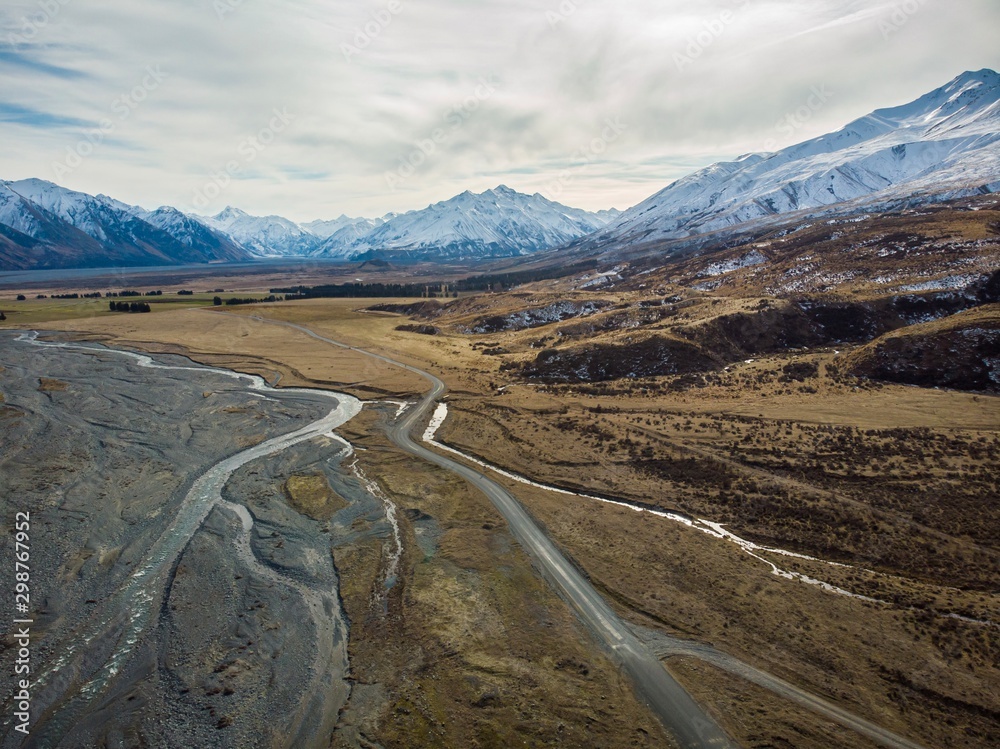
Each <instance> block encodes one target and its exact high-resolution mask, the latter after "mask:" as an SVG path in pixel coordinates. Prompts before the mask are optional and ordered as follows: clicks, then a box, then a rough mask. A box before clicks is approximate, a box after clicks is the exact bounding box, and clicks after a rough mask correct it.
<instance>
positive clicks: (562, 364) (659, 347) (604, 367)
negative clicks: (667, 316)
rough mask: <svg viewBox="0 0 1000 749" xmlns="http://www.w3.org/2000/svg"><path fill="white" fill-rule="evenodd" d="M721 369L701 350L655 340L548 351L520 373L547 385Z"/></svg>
mask: <svg viewBox="0 0 1000 749" xmlns="http://www.w3.org/2000/svg"><path fill="white" fill-rule="evenodd" d="M720 367H721V362H720V361H719V360H718V359H717V358H716V357H714V356H712V355H709V354H707V353H706V352H705V351H703V350H702V349H701V348H700V347H698V346H696V345H694V344H692V343H689V342H687V341H681V340H678V339H676V338H667V337H665V336H655V337H652V338H647V339H645V340H642V341H638V342H635V343H597V344H592V345H586V346H580V347H577V348H570V349H547V350H545V351H542V352H541V353H540V354H539V355H538V356H537V357H536V358H535V360H534V361H533V362H529V363H528V364H526V365H525V366H524V367H523V368H522V370H521V373H522V375H524V376H525V377H528V378H532V379H537V380H543V381H546V382H606V381H608V380H617V379H620V378H624V377H631V378H637V377H660V376H663V375H676V374H682V373H685V372H699V371H706V370H711V369H718V368H720Z"/></svg>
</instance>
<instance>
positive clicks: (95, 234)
mask: <svg viewBox="0 0 1000 749" xmlns="http://www.w3.org/2000/svg"><path fill="white" fill-rule="evenodd" d="M141 210H142V209H137V208H135V207H133V206H127V205H126V204H124V203H121V202H119V201H116V200H113V199H110V198H107V197H105V196H100V197H94V196H91V195H87V194H86V193H81V192H76V191H74V190H68V189H66V188H64V187H59V186H58V185H55V184H53V183H51V182H46V181H45V180H40V179H27V180H20V181H17V182H0V236H2V239H0V268H5V269H8V270H9V269H15V268H35V267H52V268H56V267H60V268H66V267H104V266H113V265H137V266H142V265H175V264H178V263H204V262H211V261H217V260H237V259H246V258H247V253H246V252H245V251H243V250H242V248H239V247H235V246H233V245H232V244H231V243H229V242H228V240H226V239H225V238H224V237H211V236H205V235H204V234H202V233H200V232H199V233H195V234H190V233H187V232H185V231H184V229H183V226H182V225H181V223H179V222H178V221H177V220H176V218H175V217H174V218H173V219H172V220H171V221H167V220H166V219H164V222H163V223H164V226H166V224H168V223H169V224H171V225H172V227H171V229H170V230H165V228H164V226H161V225H158V222H157V219H154V220H152V221H150V220H147V217H141V216H140V215H137V212H139V211H141ZM168 210H172V209H168ZM154 214H157V217H158V218H162V217H164V215H163V214H160V213H159V212H154ZM175 235H176V236H175Z"/></svg>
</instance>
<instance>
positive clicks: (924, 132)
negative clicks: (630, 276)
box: [587, 70, 1000, 245]
mask: <svg viewBox="0 0 1000 749" xmlns="http://www.w3.org/2000/svg"><path fill="white" fill-rule="evenodd" d="M997 190H1000V75H998V74H997V73H996V72H994V71H992V70H981V71H978V72H974V73H973V72H970V73H964V74H962V75H960V76H959V77H958V78H956V79H955V80H953V81H951V82H950V83H948V84H947V85H945V86H943V87H941V88H939V89H937V90H935V91H932V92H931V93H929V94H927V95H925V96H923V97H921V98H919V99H917V100H916V101H914V102H912V103H910V104H906V105H904V106H900V107H895V108H891V109H880V110H877V111H875V112H873V113H872V114H870V115H868V116H866V117H862V118H861V119H858V120H855V121H854V122H852V123H850V124H849V125H847V126H846V127H844V128H843V129H842V130H839V131H837V132H835V133H831V134H829V135H824V136H821V137H819V138H815V139H813V140H810V141H806V142H805V143H800V144H799V145H796V146H792V147H790V148H786V149H784V150H782V151H779V152H777V153H757V154H749V155H746V156H742V157H741V158H739V159H737V160H736V161H733V162H727V163H719V164H714V165H712V166H710V167H707V168H706V169H702V170H700V171H698V172H695V173H694V174H691V175H690V176H688V177H684V178H683V179H680V180H678V181H677V182H674V183H673V184H671V185H670V186H669V187H667V188H666V189H664V190H662V191H661V192H659V193H657V194H656V195H654V196H652V197H651V198H649V199H648V200H645V201H644V202H642V203H640V204H639V205H637V206H635V207H634V208H632V209H630V210H628V211H626V212H625V213H624V214H623V215H622V216H621V217H620V218H619V219H618V220H617V221H614V222H612V223H611V224H609V226H608V227H607V229H606V230H604V231H602V232H599V233H598V234H595V235H594V237H592V238H588V240H587V243H588V244H594V243H596V244H601V245H606V244H610V243H613V244H616V245H621V244H637V243H645V242H654V241H658V240H662V239H675V238H681V237H687V236H692V235H695V234H701V233H705V232H710V231H715V230H720V229H726V228H728V227H731V226H735V225H738V224H743V223H745V222H748V221H754V220H758V219H766V218H768V217H772V216H776V215H781V214H785V213H789V212H792V211H800V210H804V209H825V208H828V207H830V206H834V205H836V204H841V203H847V202H849V201H851V202H852V204H857V205H861V204H869V203H870V204H877V203H881V202H889V201H892V200H894V199H899V198H906V199H916V200H920V199H926V200H935V199H947V198H953V197H960V196H963V195H967V194H971V193H975V192H983V191H988V192H995V191H997Z"/></svg>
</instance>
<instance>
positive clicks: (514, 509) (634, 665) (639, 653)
mask: <svg viewBox="0 0 1000 749" xmlns="http://www.w3.org/2000/svg"><path fill="white" fill-rule="evenodd" d="M253 319H255V320H258V321H260V322H264V323H270V324H272V325H282V326H284V327H287V328H292V329H294V330H298V331H300V332H302V333H305V334H306V335H308V336H310V337H312V338H315V339H316V340H319V341H322V342H324V343H327V344H330V345H331V346H336V347H338V348H342V349H347V350H349V351H354V352H357V353H359V354H364V355H365V356H371V357H374V358H375V359H378V360H380V361H383V362H385V363H387V364H391V365H393V366H396V367H401V368H403V369H405V370H407V371H409V372H412V373H414V374H416V375H419V376H420V377H422V378H423V379H425V380H427V381H428V382H430V383H431V389H430V390H429V391H428V392H427V394H426V395H424V397H423V399H422V400H421V401H420V403H419V404H418V406H417V407H416V408H413V409H410V412H409V413H408V414H407V415H406V416H405V417H404V418H403V419H401V420H400V421H399V422H397V423H395V424H393V425H392V426H390V428H389V431H388V435H389V438H390V439H391V440H392V441H393V442H394V443H395V444H396V445H398V446H399V447H400V448H401V449H403V450H404V451H406V452H408V453H410V454H411V455H415V456H416V457H419V458H422V459H423V460H426V461H428V462H430V463H433V464H435V465H437V466H440V467H441V468H444V469H445V470H448V471H451V472H453V473H456V474H458V475H459V476H461V477H462V478H464V479H466V480H467V481H468V482H469V483H471V484H472V485H473V486H475V487H476V488H478V489H479V490H480V491H482V492H483V493H484V494H485V495H486V496H487V497H489V499H490V501H491V502H492V503H493V505H494V506H495V507H496V508H497V510H498V511H499V512H500V514H501V515H503V517H504V519H505V520H506V521H507V523H508V525H509V526H510V530H511V533H513V535H514V537H515V538H516V539H517V540H518V542H519V543H520V544H521V546H522V547H523V548H524V549H525V551H527V552H528V553H529V554H530V555H531V557H532V558H533V559H534V560H535V562H536V563H537V564H538V565H539V567H540V568H541V569H542V570H543V571H544V573H545V575H546V576H547V577H548V579H549V580H550V581H551V582H552V583H554V584H555V585H556V587H557V588H558V589H559V590H560V591H561V592H562V594H563V595H564V596H565V598H566V599H567V600H569V601H570V603H572V605H573V607H574V608H575V609H576V611H577V614H578V615H579V616H580V618H581V619H582V620H583V621H584V622H585V623H586V624H587V625H588V626H589V627H590V628H591V630H592V631H593V633H594V634H595V635H596V636H597V637H598V638H599V639H600V640H601V642H603V643H604V645H605V646H606V647H607V648H608V649H609V650H610V651H611V652H612V653H613V654H614V656H615V657H616V658H617V659H618V661H619V663H620V664H621V665H622V667H623V668H624V670H625V672H626V673H627V674H628V675H629V676H630V677H631V678H632V681H633V682H634V684H635V688H636V692H637V693H638V695H639V696H640V698H642V699H643V700H644V701H645V702H646V704H647V705H648V706H649V707H650V708H651V709H652V711H653V712H654V713H655V714H656V716H657V717H658V718H659V720H660V721H661V722H662V723H663V726H664V727H665V728H666V729H667V731H668V732H669V733H670V734H672V735H673V737H674V738H675V739H676V740H677V742H678V744H679V745H680V746H681V748H682V749H736V745H735V744H733V743H732V742H731V741H730V740H729V738H728V737H727V736H726V734H725V733H724V732H723V730H722V729H721V728H720V727H719V725H718V724H717V723H716V722H715V721H714V720H712V719H711V718H710V717H709V716H708V715H707V714H706V713H705V712H704V711H703V710H702V709H701V707H699V706H698V704H697V703H696V702H695V701H694V700H693V699H692V698H691V696H690V695H689V694H688V693H687V692H686V691H684V688H683V687H682V686H681V685H680V684H679V683H678V682H677V681H676V680H674V678H673V677H672V676H671V675H670V674H669V673H668V672H667V670H666V669H665V668H664V667H663V665H662V664H661V663H660V660H659V658H658V657H657V655H656V654H655V653H654V652H652V651H651V650H650V649H649V648H647V647H646V646H645V645H644V644H643V643H642V642H641V641H640V640H639V638H637V637H636V636H635V634H633V632H632V630H631V629H630V628H629V626H628V625H627V624H625V622H623V621H622V620H621V619H620V618H619V617H618V615H617V614H616V613H615V612H614V611H613V610H612V609H611V607H610V606H609V605H608V604H607V602H606V601H605V600H604V598H603V597H602V596H601V594H600V593H598V592H597V591H596V590H595V589H594V587H593V586H592V585H591V584H590V583H589V582H588V581H587V580H586V578H585V577H584V576H583V575H581V574H580V572H579V571H578V570H577V569H576V568H575V567H574V566H573V565H572V564H570V562H569V561H568V560H567V559H566V557H564V556H563V555H562V553H561V552H560V551H559V549H558V548H556V546H555V544H554V543H552V541H551V540H550V539H549V538H548V536H546V535H545V533H544V532H542V530H541V529H540V528H539V527H538V525H536V524H535V522H534V520H532V519H531V517H530V516H529V515H528V513H527V512H526V511H525V509H524V508H523V507H522V506H521V504H520V503H519V502H518V501H517V499H515V498H514V496H513V495H512V494H510V493H509V492H508V491H507V490H506V489H504V488H503V487H502V486H500V485H499V484H497V483H495V482H493V481H491V480H490V479H488V478H487V477H486V476H484V475H483V474H481V473H479V472H478V471H476V470H474V469H472V468H469V467H468V466H466V465H463V464H462V463H459V462H457V461H455V460H452V459H451V458H447V457H445V456H443V455H439V454H438V453H436V452H433V451H432V450H429V449H427V448H426V447H424V446H423V445H421V444H419V443H417V442H414V441H413V439H412V438H411V437H410V432H412V431H413V428H414V427H415V426H416V425H417V423H418V422H420V421H422V420H423V419H425V418H426V417H427V415H428V413H429V412H430V410H431V408H432V407H434V405H435V404H436V403H437V401H438V399H439V398H440V397H441V396H442V395H444V394H445V393H446V392H447V387H446V386H445V384H444V383H443V382H442V381H441V380H440V379H438V378H437V377H435V376H434V375H432V374H429V373H427V372H424V371H422V370H419V369H417V368H416V367H411V366H409V365H407V364H403V363H401V362H397V361H394V360H393V359H390V358H388V357H386V356H381V355H380V354H374V353H372V352H370V351H365V350H364V349H360V348H355V347H354V346H348V345H346V344H343V343H340V342H338V341H334V340H332V339H330V338H325V337H324V336H321V335H319V334H318V333H315V332H313V331H312V330H310V329H309V328H306V327H303V326H301V325H295V324H294V323H286V322H282V321H278V320H269V319H267V318H262V317H254V318H253Z"/></svg>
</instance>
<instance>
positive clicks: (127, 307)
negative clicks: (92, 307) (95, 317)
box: [108, 302, 153, 312]
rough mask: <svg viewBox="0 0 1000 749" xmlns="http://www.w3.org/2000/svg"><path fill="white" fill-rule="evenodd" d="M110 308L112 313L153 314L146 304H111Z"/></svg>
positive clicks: (109, 304)
mask: <svg viewBox="0 0 1000 749" xmlns="http://www.w3.org/2000/svg"><path fill="white" fill-rule="evenodd" d="M108 307H109V308H110V310H111V311H112V312H152V311H153V310H152V308H150V306H149V304H148V303H146V302H109V303H108Z"/></svg>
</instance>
